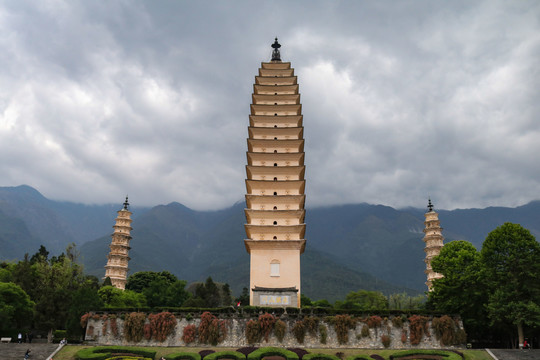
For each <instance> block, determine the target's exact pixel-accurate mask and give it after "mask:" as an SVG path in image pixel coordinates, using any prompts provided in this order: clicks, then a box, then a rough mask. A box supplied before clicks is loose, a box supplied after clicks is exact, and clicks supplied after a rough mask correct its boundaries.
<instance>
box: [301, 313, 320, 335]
mask: <svg viewBox="0 0 540 360" xmlns="http://www.w3.org/2000/svg"><path fill="white" fill-rule="evenodd" d="M304 325H305V327H306V329H307V331H308V332H309V334H310V335H312V336H315V335H317V330H318V329H317V325H319V318H318V317H316V316H306V317H305V318H304Z"/></svg>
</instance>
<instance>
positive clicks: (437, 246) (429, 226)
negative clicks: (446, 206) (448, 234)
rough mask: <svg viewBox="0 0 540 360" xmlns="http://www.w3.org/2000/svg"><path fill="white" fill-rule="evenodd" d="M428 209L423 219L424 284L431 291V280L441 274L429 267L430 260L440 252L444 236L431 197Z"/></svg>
mask: <svg viewBox="0 0 540 360" xmlns="http://www.w3.org/2000/svg"><path fill="white" fill-rule="evenodd" d="M427 208H428V211H427V212H426V213H425V214H424V216H425V217H426V221H424V225H425V228H424V234H425V235H424V242H425V243H426V246H425V248H424V251H425V253H426V259H425V260H424V262H425V263H426V270H425V273H426V277H427V281H426V285H427V287H428V291H431V287H432V283H433V280H435V279H440V278H442V277H443V275H442V274H439V273H436V272H435V271H433V269H432V268H431V260H433V258H434V257H435V256H437V255H439V254H440V252H441V249H442V247H443V241H444V237H443V236H442V230H443V229H442V227H441V223H440V221H439V214H438V213H437V212H436V211H434V210H433V204H432V203H431V198H430V199H429V200H428V206H427Z"/></svg>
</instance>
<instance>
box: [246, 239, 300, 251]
mask: <svg viewBox="0 0 540 360" xmlns="http://www.w3.org/2000/svg"><path fill="white" fill-rule="evenodd" d="M244 245H245V247H246V251H247V252H248V253H249V254H251V250H299V251H300V254H302V253H303V252H304V250H305V248H306V239H302V240H253V239H244Z"/></svg>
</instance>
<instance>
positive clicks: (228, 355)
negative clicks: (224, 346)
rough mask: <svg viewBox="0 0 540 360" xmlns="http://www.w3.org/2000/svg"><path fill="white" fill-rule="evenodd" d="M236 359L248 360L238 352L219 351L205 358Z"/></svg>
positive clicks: (209, 359) (210, 359) (216, 359)
mask: <svg viewBox="0 0 540 360" xmlns="http://www.w3.org/2000/svg"><path fill="white" fill-rule="evenodd" d="M218 359H236V360H246V356H245V355H244V354H242V353H240V352H238V351H218V352H215V353H212V354H209V355H206V356H205V357H204V360H218Z"/></svg>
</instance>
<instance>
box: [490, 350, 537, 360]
mask: <svg viewBox="0 0 540 360" xmlns="http://www.w3.org/2000/svg"><path fill="white" fill-rule="evenodd" d="M489 350H491V352H492V353H493V355H495V356H496V357H497V359H499V360H540V349H532V350H510V349H489Z"/></svg>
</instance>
